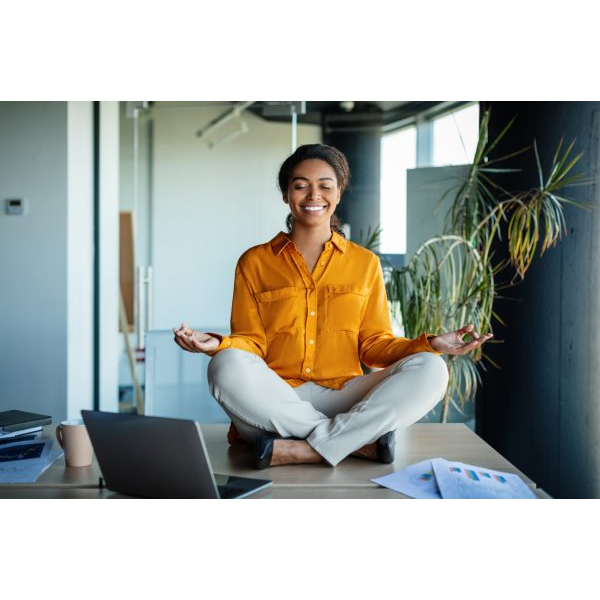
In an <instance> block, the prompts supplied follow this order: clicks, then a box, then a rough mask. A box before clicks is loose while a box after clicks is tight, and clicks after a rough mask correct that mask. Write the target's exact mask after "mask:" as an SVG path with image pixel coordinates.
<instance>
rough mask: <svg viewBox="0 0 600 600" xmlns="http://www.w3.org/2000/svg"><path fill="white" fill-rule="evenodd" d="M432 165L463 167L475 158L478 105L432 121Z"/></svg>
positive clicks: (471, 105)
mask: <svg viewBox="0 0 600 600" xmlns="http://www.w3.org/2000/svg"><path fill="white" fill-rule="evenodd" d="M432 126H433V157H432V165H433V166H435V167H442V166H445V165H465V164H468V163H470V162H471V161H472V160H473V157H474V156H475V150H476V148H477V138H478V135H479V104H478V103H477V102H475V103H474V104H469V105H467V106H465V107H463V108H459V109H458V110H454V111H452V112H449V113H446V114H444V115H442V116H440V117H437V118H435V119H433V121H432Z"/></svg>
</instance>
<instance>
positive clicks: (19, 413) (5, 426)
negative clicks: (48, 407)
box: [0, 410, 52, 440]
mask: <svg viewBox="0 0 600 600" xmlns="http://www.w3.org/2000/svg"><path fill="white" fill-rule="evenodd" d="M50 423H52V417H49V416H48V415H40V414H38V413H32V412H25V411H23V410H5V411H2V412H0V440H5V439H16V438H21V436H24V435H27V436H34V435H36V434H37V433H38V432H40V431H42V427H43V426H44V425H50Z"/></svg>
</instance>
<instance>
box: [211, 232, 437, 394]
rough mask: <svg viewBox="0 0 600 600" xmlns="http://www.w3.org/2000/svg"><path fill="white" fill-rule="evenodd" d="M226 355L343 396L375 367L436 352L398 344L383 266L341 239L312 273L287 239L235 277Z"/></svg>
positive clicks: (244, 261) (421, 344)
mask: <svg viewBox="0 0 600 600" xmlns="http://www.w3.org/2000/svg"><path fill="white" fill-rule="evenodd" d="M211 335H215V337H219V338H220V339H221V342H220V344H219V347H218V348H217V349H216V350H215V351H214V352H212V353H210V355H211V356H212V355H214V354H216V353H217V352H220V351H221V350H224V349H226V348H239V349H240V350H245V351H247V352H252V353H254V354H257V355H258V356H260V357H261V358H263V359H264V360H265V362H266V363H267V364H268V365H269V367H270V368H271V369H273V370H274V371H275V372H276V373H277V374H278V375H279V376H280V377H282V378H283V379H284V380H285V381H286V382H287V383H289V384H290V385H291V386H293V387H297V386H299V385H302V384H303V383H306V382H308V381H314V382H315V383H317V384H319V385H321V386H324V387H329V388H334V389H340V388H342V387H343V385H344V384H345V383H346V382H347V381H348V380H350V379H352V378H353V377H356V376H357V375H362V374H363V371H362V369H361V365H360V363H361V361H362V363H363V364H365V365H366V366H368V367H387V366H388V365H391V364H392V363H394V362H396V361H397V360H400V359H401V358H404V357H405V356H408V355H410V354H415V353H416V352H433V353H435V354H438V353H437V352H435V351H434V350H433V349H432V348H431V346H430V345H429V342H428V341H427V334H425V333H423V334H422V335H420V336H419V337H418V338H416V339H414V340H410V339H406V338H400V337H394V334H393V333H392V328H391V324H390V315H389V309H388V303H387V296H386V292H385V285H384V280H383V271H382V268H381V264H380V262H379V258H378V257H377V256H376V255H375V254H373V253H372V252H370V251H369V250H367V249H365V248H363V247H362V246H359V245H357V244H354V243H352V242H349V241H347V240H345V239H344V238H343V237H342V236H341V235H339V234H338V233H336V232H333V234H332V236H331V239H330V241H329V242H327V243H326V244H325V248H324V250H323V252H322V254H321V256H320V257H319V259H318V261H317V263H316V265H315V268H314V270H313V272H312V273H311V272H310V271H309V269H308V267H307V265H306V262H305V261H304V257H303V256H302V254H301V253H300V251H299V250H298V248H297V247H296V245H295V244H294V243H293V242H292V241H291V240H290V239H289V238H288V237H287V236H286V235H285V234H284V233H283V232H280V233H279V234H278V235H276V236H275V237H274V238H273V239H272V240H271V241H270V242H268V243H266V244H261V245H259V246H255V247H253V248H250V249H249V250H247V251H246V252H244V254H243V255H242V256H241V257H240V259H239V261H238V264H237V267H236V270H235V284H234V291H233V302H232V307H231V334H230V335H228V336H224V337H221V336H217V335H216V334H211Z"/></svg>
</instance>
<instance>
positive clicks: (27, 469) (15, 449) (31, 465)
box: [0, 439, 63, 483]
mask: <svg viewBox="0 0 600 600" xmlns="http://www.w3.org/2000/svg"><path fill="white" fill-rule="evenodd" d="M52 444H53V442H52V440H47V439H40V440H27V441H20V442H14V443H12V444H2V445H0V483H34V482H35V481H36V480H37V478H38V477H39V476H40V475H41V474H42V473H43V472H44V471H45V470H46V469H47V468H48V467H49V466H50V465H51V464H52V463H53V462H54V461H55V460H57V459H58V458H60V457H61V456H62V455H63V452H62V451H61V450H52Z"/></svg>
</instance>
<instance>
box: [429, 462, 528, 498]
mask: <svg viewBox="0 0 600 600" xmlns="http://www.w3.org/2000/svg"><path fill="white" fill-rule="evenodd" d="M432 465H433V471H434V473H435V477H436V479H437V482H438V487H439V489H440V493H441V495H442V498H455V499H456V498H474V499H476V498H498V499H502V498H507V499H508V498H535V497H536V496H535V494H534V493H533V492H532V491H531V490H530V489H529V487H528V486H527V485H525V483H524V482H523V480H522V479H521V478H520V477H519V476H518V475H514V474H512V473H500V472H498V471H493V470H491V469H484V468H482V467H476V466H473V465H466V464H463V463H452V462H448V461H447V460H444V459H443V458H437V459H434V460H433V461H432Z"/></svg>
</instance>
